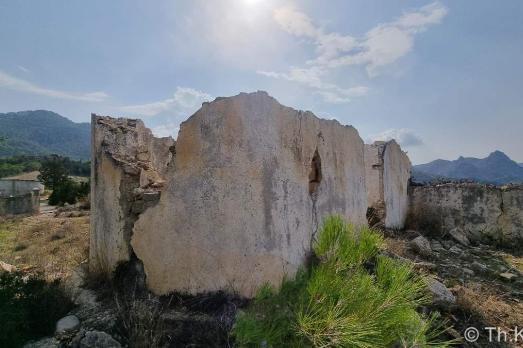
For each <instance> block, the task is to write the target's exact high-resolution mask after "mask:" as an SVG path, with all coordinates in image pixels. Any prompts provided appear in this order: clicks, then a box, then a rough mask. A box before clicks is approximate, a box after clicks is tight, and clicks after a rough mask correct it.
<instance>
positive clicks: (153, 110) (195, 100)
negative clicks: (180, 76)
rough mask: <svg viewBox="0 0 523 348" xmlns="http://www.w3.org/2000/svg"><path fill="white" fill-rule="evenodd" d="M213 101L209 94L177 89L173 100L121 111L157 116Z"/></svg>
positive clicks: (126, 107) (124, 108)
mask: <svg viewBox="0 0 523 348" xmlns="http://www.w3.org/2000/svg"><path fill="white" fill-rule="evenodd" d="M211 99H212V97H211V95H209V94H207V93H204V92H201V91H198V90H195V89H192V88H187V87H177V88H176V91H175V92H174V95H173V96H172V98H167V99H165V100H161V101H157V102H152V103H146V104H137V105H128V106H122V107H121V108H120V110H121V111H123V112H127V113H131V114H136V115H140V116H155V115H158V114H160V113H162V112H165V111H176V112H184V111H188V109H194V108H196V107H198V106H200V105H201V104H202V103H203V102H205V101H209V100H211Z"/></svg>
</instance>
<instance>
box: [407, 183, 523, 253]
mask: <svg viewBox="0 0 523 348" xmlns="http://www.w3.org/2000/svg"><path fill="white" fill-rule="evenodd" d="M409 225H410V226H411V227H413V228H420V229H428V230H430V232H433V233H437V234H442V235H444V234H446V233H448V232H449V231H450V230H452V229H454V228H458V229H461V230H462V231H463V232H464V233H465V234H466V235H467V237H468V238H469V239H471V240H473V241H481V242H487V243H496V244H502V245H504V246H506V247H517V246H518V245H521V244H520V243H522V242H523V187H522V186H507V187H495V186H489V185H481V184H473V183H459V184H458V183H448V184H440V185H427V186H414V187H411V189H410V213H409Z"/></svg>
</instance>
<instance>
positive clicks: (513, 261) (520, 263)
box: [503, 254, 523, 273]
mask: <svg viewBox="0 0 523 348" xmlns="http://www.w3.org/2000/svg"><path fill="white" fill-rule="evenodd" d="M503 259H504V260H505V262H506V263H508V264H509V265H510V266H511V267H512V268H514V269H516V270H518V271H519V272H521V273H523V257H522V256H515V255H510V254H503Z"/></svg>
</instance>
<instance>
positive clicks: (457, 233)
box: [449, 227, 470, 246]
mask: <svg viewBox="0 0 523 348" xmlns="http://www.w3.org/2000/svg"><path fill="white" fill-rule="evenodd" d="M449 234H450V236H451V237H452V238H454V240H455V241H457V242H458V243H459V244H461V245H464V246H469V245H470V241H469V239H468V238H467V236H466V235H465V232H463V230H462V229H461V228H459V227H456V228H453V229H451V230H450V231H449Z"/></svg>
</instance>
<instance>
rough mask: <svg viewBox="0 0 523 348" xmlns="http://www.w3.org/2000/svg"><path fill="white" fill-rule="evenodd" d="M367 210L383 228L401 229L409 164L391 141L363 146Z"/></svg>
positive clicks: (404, 217) (406, 207)
mask: <svg viewBox="0 0 523 348" xmlns="http://www.w3.org/2000/svg"><path fill="white" fill-rule="evenodd" d="M365 171H366V177H365V179H366V185H367V199H368V203H369V208H370V209H372V213H373V214H374V216H375V217H376V218H378V219H379V220H381V223H382V224H383V226H384V227H386V228H393V229H402V228H403V227H404V226H405V220H406V217H407V213H408V202H409V200H408V185H409V179H410V171H411V163H410V160H409V158H408V156H407V154H406V153H405V152H403V151H402V150H401V147H400V146H399V145H398V144H397V143H396V142H395V141H394V140H392V141H388V142H383V141H377V142H375V143H373V144H368V145H365Z"/></svg>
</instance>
